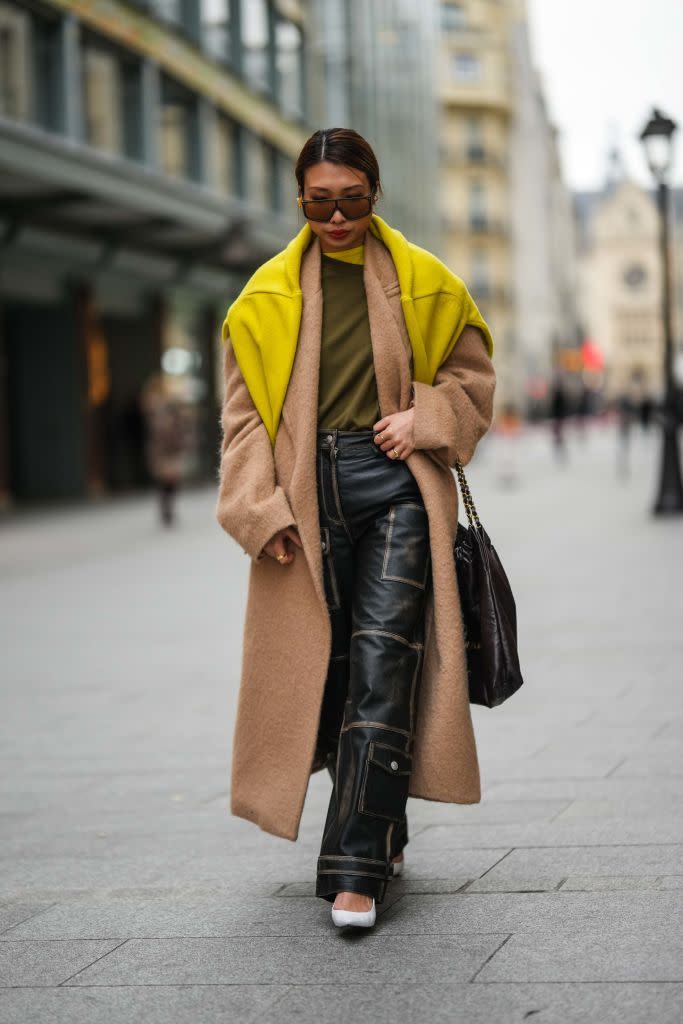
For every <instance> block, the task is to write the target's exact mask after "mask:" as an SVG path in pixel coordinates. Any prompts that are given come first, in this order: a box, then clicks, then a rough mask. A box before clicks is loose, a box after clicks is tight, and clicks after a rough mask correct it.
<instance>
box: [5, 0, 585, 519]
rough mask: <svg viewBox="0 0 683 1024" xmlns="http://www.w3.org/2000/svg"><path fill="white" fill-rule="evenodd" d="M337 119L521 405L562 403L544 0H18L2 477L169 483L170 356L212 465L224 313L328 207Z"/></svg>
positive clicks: (390, 212)
mask: <svg viewBox="0 0 683 1024" xmlns="http://www.w3.org/2000/svg"><path fill="white" fill-rule="evenodd" d="M335 126H353V127H354V128H356V129H357V130H358V131H359V132H361V133H362V134H363V135H365V136H366V137H367V138H368V140H369V141H370V143H371V144H372V145H373V147H374V148H375V149H376V151H377V154H378V157H379V159H380V166H381V171H382V184H383V188H384V193H385V194H384V197H383V198H382V200H381V202H380V205H379V207H378V212H380V213H381V215H383V216H384V217H385V218H386V219H387V220H388V221H389V222H390V223H392V224H394V225H395V226H396V227H398V228H399V229H400V230H402V231H403V232H404V234H406V236H407V237H409V238H411V239H412V240H413V241H415V242H416V243H417V244H420V245H423V246H425V247H427V248H429V249H431V250H432V251H434V252H437V253H438V255H439V256H440V257H441V258H442V259H443V260H444V262H446V263H447V264H448V266H450V268H451V269H452V270H453V271H454V272H455V273H456V274H458V275H459V276H461V277H462V278H463V280H465V281H466V283H467V284H468V286H469V288H470V290H471V291H472V293H473V295H474V296H475V299H476V301H477V302H478V304H479V306H480V308H481V310H482V313H483V314H484V316H485V317H486V319H487V320H488V321H489V323H490V324H491V327H492V330H493V333H494V336H495V338H496V342H497V349H496V368H497V374H498V381H499V385H498V388H497V391H496V401H497V403H498V407H499V408H500V407H502V405H503V404H504V403H505V404H509V403H510V402H512V403H513V404H515V405H516V406H517V407H518V408H519V410H520V411H521V412H522V413H524V412H527V413H531V414H533V413H534V411H538V410H542V409H545V407H546V406H547V402H548V396H549V388H550V382H551V377H552V373H553V365H554V360H556V359H557V353H558V350H560V351H565V352H569V351H573V352H574V353H576V348H575V346H576V344H577V338H578V331H577V326H576V310H575V300H576V286H575V259H574V235H573V220H572V216H571V203H570V202H569V198H568V194H567V190H566V188H565V185H564V183H563V180H562V173H561V167H560V160H559V156H558V148H557V133H556V130H555V128H554V126H553V125H552V123H551V121H550V118H549V116H548V112H547V109H546V105H545V102H544V97H543V90H542V87H541V83H540V81H539V77H538V75H537V73H536V71H535V69H534V67H533V60H532V55H531V53H530V47H529V40H528V27H527V11H526V2H525V0H497V2H495V3H494V2H491V0H463V2H459V3H455V2H451V0H422V2H421V3H419V4H415V3H413V2H412V0H137V2H134V0H129V2H124V0H89V2H88V3H83V2H82V0H0V232H1V233H2V257H3V258H2V262H1V264H0V368H1V372H0V501H4V502H5V503H6V504H8V503H12V502H24V501H32V500H45V499H48V500H49V499H55V498H61V497H78V496H84V495H91V494H100V493H109V492H114V491H121V490H130V489H131V488H136V487H140V486H147V485H149V483H150V478H149V473H148V470H147V468H146V466H145V462H144V458H143V454H142V453H143V444H142V442H143V432H144V422H143V417H142V415H141V411H140V401H139V399H140V394H141V392H142V391H143V389H144V387H145V384H146V382H147V381H148V380H149V379H150V377H153V375H154V374H155V373H157V372H158V371H159V370H161V372H162V373H163V374H164V375H165V376H166V377H168V378H170V380H171V382H172V383H173V385H174V387H175V391H176V393H177V394H178V396H179V397H181V398H182V399H183V400H184V402H185V403H186V405H187V408H188V411H189V412H190V413H191V416H190V417H189V418H190V419H192V421H193V431H192V436H193V437H194V438H195V442H194V446H193V448H192V450H191V451H190V452H189V453H188V457H187V470H188V475H189V477H190V479H195V480H202V479H211V478H212V476H213V475H214V474H215V470H216V464H217V455H218V444H219V421H218V411H219V407H220V402H221V400H222V379H221V373H220V367H221V355H222V351H221V344H220V338H219V328H220V324H221V322H222V320H223V317H224V315H225V311H226V309H227V307H228V305H229V304H230V302H231V301H232V299H233V298H234V297H235V295H236V294H237V292H238V291H239V289H240V288H241V287H242V284H243V283H244V281H245V279H246V277H247V276H248V275H249V274H250V273H251V272H252V270H253V269H254V268H255V267H256V266H257V265H258V264H259V263H261V262H263V261H264V260H265V259H267V258H269V257H270V256H271V255H273V254H274V253H275V252H277V251H278V250H280V249H281V248H283V247H284V246H285V245H286V244H287V242H288V241H289V240H290V239H291V238H292V237H293V235H294V234H295V233H296V232H297V231H298V230H299V229H300V228H301V226H302V225H303V223H304V218H303V215H302V214H301V213H300V212H299V211H298V208H297V206H296V203H295V196H296V180H295V177H294V173H293V171H294V162H295V159H296V156H297V155H298V153H299V150H300V148H301V146H302V144H303V142H304V141H305V139H306V138H307V137H308V136H309V135H310V134H311V132H312V131H313V130H315V129H317V128H320V127H335ZM572 347H573V348H572ZM567 365H569V364H567Z"/></svg>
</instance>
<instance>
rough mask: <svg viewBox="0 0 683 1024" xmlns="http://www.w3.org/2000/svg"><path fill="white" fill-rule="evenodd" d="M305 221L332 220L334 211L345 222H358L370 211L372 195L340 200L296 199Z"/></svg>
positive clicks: (347, 197)
mask: <svg viewBox="0 0 683 1024" xmlns="http://www.w3.org/2000/svg"><path fill="white" fill-rule="evenodd" d="M298 202H299V206H301V207H302V208H303V211H304V217H306V219H307V220H316V221H318V220H319V221H325V220H332V218H333V217H334V211H335V210H341V214H342V217H345V218H346V219H347V220H360V218H361V217H367V215H368V214H369V213H370V211H371V210H372V195H368V196H344V197H343V198H341V199H302V198H301V196H299V197H298Z"/></svg>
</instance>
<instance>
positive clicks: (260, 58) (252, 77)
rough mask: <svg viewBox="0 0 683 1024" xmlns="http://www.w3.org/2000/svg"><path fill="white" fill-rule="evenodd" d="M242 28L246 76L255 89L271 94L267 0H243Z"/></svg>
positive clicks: (243, 61) (243, 62)
mask: <svg viewBox="0 0 683 1024" xmlns="http://www.w3.org/2000/svg"><path fill="white" fill-rule="evenodd" d="M241 30H242V66H243V69H244V75H245V78H246V80H247V82H248V83H249V85H251V86H253V88H254V89H257V90H258V91H260V92H265V93H269V94H270V92H271V91H272V90H271V86H272V82H271V56H270V55H271V44H270V11H269V5H268V3H267V0H242V8H241Z"/></svg>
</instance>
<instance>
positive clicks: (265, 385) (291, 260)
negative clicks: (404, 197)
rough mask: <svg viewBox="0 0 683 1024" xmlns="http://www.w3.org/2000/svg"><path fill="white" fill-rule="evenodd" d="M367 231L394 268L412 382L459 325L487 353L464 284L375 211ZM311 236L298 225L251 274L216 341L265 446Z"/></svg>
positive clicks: (427, 370)
mask: <svg viewBox="0 0 683 1024" xmlns="http://www.w3.org/2000/svg"><path fill="white" fill-rule="evenodd" d="M369 230H370V231H372V233H373V234H374V235H376V237H377V238H379V239H380V241H382V242H383V243H384V244H385V245H386V247H387V249H388V250H389V252H390V253H391V257H392V259H393V261H394V265H395V267H396V273H397V276H398V282H399V286H400V289H401V305H402V307H403V315H404V317H405V321H406V327H407V330H408V336H409V338H410V343H411V345H412V349H413V378H414V379H415V380H417V381H422V382H423V383H425V384H431V383H432V381H433V380H434V375H435V374H436V371H437V369H438V368H439V366H440V365H441V363H442V362H443V361H444V359H446V357H447V356H448V355H449V354H450V352H451V350H452V348H453V346H454V345H455V342H456V341H457V340H458V338H459V337H460V334H461V332H462V329H463V327H465V325H466V324H473V325H474V326H475V327H479V328H480V329H481V331H482V332H483V334H484V338H485V340H486V344H487V348H488V353H489V356H493V337H492V335H491V331H490V330H489V328H488V325H487V324H486V322H485V320H484V319H483V317H482V315H481V313H480V312H479V310H478V309H477V306H476V304H475V302H474V299H473V298H472V296H471V295H470V293H469V291H468V290H467V286H466V285H465V283H464V281H463V280H462V279H461V278H459V277H458V276H457V275H456V274H454V273H453V272H452V271H450V270H449V269H448V267H447V266H446V265H445V263H442V262H441V260H440V259H439V258H438V257H437V256H435V255H434V254H433V253H431V252H429V251H428V250H427V249H423V248H421V247H420V246H419V245H415V243H414V242H409V241H408V239H407V238H405V236H404V235H403V234H402V233H401V232H400V231H399V230H398V229H397V228H392V227H391V226H390V225H389V224H387V222H386V221H384V220H383V219H382V218H381V217H380V216H379V215H378V214H376V213H373V215H372V220H371V222H370V227H369ZM313 238H315V235H314V234H313V232H312V231H311V228H310V226H309V224H308V223H306V224H304V226H303V227H302V229H301V231H299V233H298V234H297V235H295V237H294V238H293V239H292V240H291V241H290V242H289V244H288V245H287V246H286V248H284V249H282V250H281V251H280V252H278V253H276V254H275V256H272V257H271V258H270V259H269V260H266V262H265V263H263V264H262V265H261V266H260V267H258V268H257V269H256V270H255V271H254V273H253V274H252V276H251V277H250V278H249V280H248V281H247V283H246V284H245V286H244V288H243V289H242V291H241V292H240V294H239V295H238V296H237V298H236V299H235V301H234V302H233V303H232V304H231V306H230V307H229V309H228V312H227V314H226V317H225V320H224V321H223V328H222V332H221V334H222V338H223V341H227V338H228V335H229V336H230V342H231V344H232V347H233V349H234V351H235V358H236V360H237V363H238V365H239V368H240V370H241V372H242V375H243V377H244V380H245V383H246V385H247V387H248V389H249V393H250V395H251V397H252V400H253V402H254V405H255V406H256V409H257V410H258V412H259V415H260V416H261V419H262V420H263V422H264V424H265V426H266V429H267V430H268V434H269V436H270V440H271V444H272V445H273V446H274V445H275V436H276V434H277V428H278V424H279V422H280V413H281V411H282V406H283V403H284V400H285V395H286V393H287V385H288V383H289V377H290V374H291V371H292V366H293V364H294V356H295V353H296V346H297V341H298V337H299V326H300V323H301V310H302V306H303V300H302V294H301V287H300V284H299V271H300V267H301V257H302V255H303V253H304V252H305V251H306V249H307V248H308V246H309V244H310V242H311V241H312V239H313Z"/></svg>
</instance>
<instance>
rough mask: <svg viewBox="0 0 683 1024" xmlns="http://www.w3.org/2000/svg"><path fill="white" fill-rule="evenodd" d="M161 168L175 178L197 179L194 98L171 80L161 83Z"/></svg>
mask: <svg viewBox="0 0 683 1024" xmlns="http://www.w3.org/2000/svg"><path fill="white" fill-rule="evenodd" d="M161 165H162V168H163V170H164V172H165V173H166V174H170V175H172V176H173V177H178V178H191V179H193V180H195V181H196V180H197V179H198V177H199V125H198V116H197V98H196V96H195V95H194V94H193V93H191V92H190V91H189V90H187V89H185V88H184V87H183V86H181V85H180V83H178V82H176V81H175V80H174V79H172V78H168V77H167V76H165V75H164V76H163V77H162V80H161Z"/></svg>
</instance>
